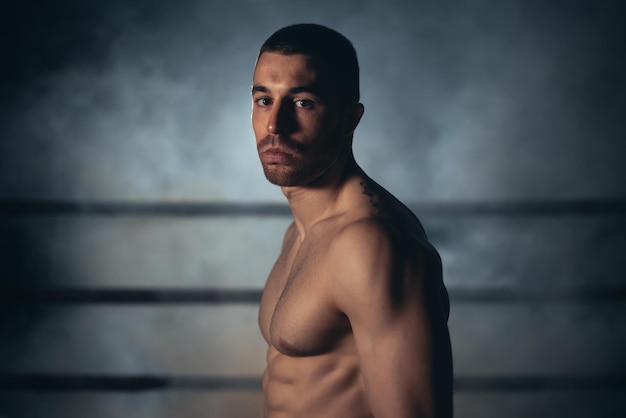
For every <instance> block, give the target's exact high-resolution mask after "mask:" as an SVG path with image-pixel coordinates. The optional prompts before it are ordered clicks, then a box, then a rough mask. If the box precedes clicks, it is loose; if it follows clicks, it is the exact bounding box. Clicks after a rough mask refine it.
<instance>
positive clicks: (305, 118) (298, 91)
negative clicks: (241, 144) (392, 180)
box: [252, 24, 363, 186]
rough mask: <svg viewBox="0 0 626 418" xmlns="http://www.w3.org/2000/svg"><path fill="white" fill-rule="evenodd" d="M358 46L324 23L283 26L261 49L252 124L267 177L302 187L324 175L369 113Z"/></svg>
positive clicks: (346, 146)
mask: <svg viewBox="0 0 626 418" xmlns="http://www.w3.org/2000/svg"><path fill="white" fill-rule="evenodd" d="M358 77H359V68H358V62H357V58H356V52H355V50H354V47H353V46H352V44H351V43H350V41H348V40H347V39H346V38H345V37H344V36H343V35H341V34H339V33H338V32H335V31H333V30H331V29H328V28H326V27H324V26H320V25H314V24H300V25H293V26H288V27H286V28H283V29H280V30H279V31H277V32H276V33H274V34H273V35H272V36H270V37H269V38H268V40H267V41H265V43H264V44H263V46H262V47H261V50H260V53H259V57H258V59H257V64H256V68H255V71H254V81H253V87H252V95H253V108H252V125H253V128H254V132H255V135H256V139H257V148H258V151H259V156H260V158H261V163H262V165H263V169H264V171H265V175H266V177H267V178H268V180H269V181H270V182H272V183H274V184H277V185H280V186H303V185H308V184H310V183H312V182H313V181H315V180H317V179H318V178H320V177H321V176H322V175H323V174H324V173H326V172H327V171H328V170H329V169H330V168H331V167H332V166H333V165H334V164H335V163H336V162H337V161H338V160H340V156H341V155H344V156H346V155H347V154H350V155H351V152H350V151H351V149H350V147H351V142H352V135H353V132H354V129H355V128H356V126H357V124H358V122H359V120H360V117H361V115H362V113H363V106H362V105H361V104H360V103H358V100H359V79H358Z"/></svg>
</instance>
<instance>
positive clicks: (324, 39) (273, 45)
mask: <svg viewBox="0 0 626 418" xmlns="http://www.w3.org/2000/svg"><path fill="white" fill-rule="evenodd" d="M264 52H276V53H279V54H283V55H294V54H304V55H310V56H312V57H314V58H316V59H320V60H322V61H323V62H324V63H325V65H327V66H328V69H329V71H330V75H331V77H332V78H333V79H334V80H333V81H334V82H335V84H336V88H337V96H338V97H339V98H340V99H342V100H344V101H346V102H348V103H358V101H359V98H360V93H359V62H358V59H357V56H356V50H355V49H354V46H353V45H352V42H350V41H349V40H348V38H346V37H345V36H343V35H342V34H340V33H339V32H337V31H335V30H333V29H330V28H327V27H326V26H322V25H318V24H314V23H299V24H296V25H291V26H286V27H284V28H282V29H279V30H277V31H276V32H274V33H273V34H272V35H271V36H270V37H269V38H268V39H267V40H266V41H265V42H264V43H263V45H262V46H261V50H260V52H259V56H261V54H263V53H264Z"/></svg>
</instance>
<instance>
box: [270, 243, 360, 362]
mask: <svg viewBox="0 0 626 418" xmlns="http://www.w3.org/2000/svg"><path fill="white" fill-rule="evenodd" d="M329 267H330V266H328V265H327V257H326V254H325V251H324V248H323V246H322V245H315V244H306V245H304V246H302V247H301V248H299V249H298V250H297V251H294V252H287V253H284V254H281V255H280V256H279V258H278V260H277V262H276V264H275V265H274V268H273V269H272V272H271V273H270V276H269V278H268V281H267V284H266V286H265V289H264V292H263V298H262V301H261V307H260V312H259V324H260V326H261V331H262V333H263V335H264V337H265V339H266V340H267V341H268V342H269V343H270V344H272V345H273V346H274V347H276V349H278V350H279V351H281V352H283V354H288V355H293V356H303V355H314V354H320V353H322V352H324V351H326V350H329V349H330V348H331V347H332V346H333V345H334V344H335V343H336V342H337V339H338V338H340V337H341V336H342V335H344V334H345V332H346V330H348V329H349V324H348V321H347V319H346V318H345V316H344V315H343V314H341V312H339V311H338V309H337V308H336V306H335V303H334V300H333V296H332V288H331V286H332V283H331V280H330V279H331V277H329V276H330V275H331V272H330V271H329Z"/></svg>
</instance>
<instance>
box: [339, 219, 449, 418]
mask: <svg viewBox="0 0 626 418" xmlns="http://www.w3.org/2000/svg"><path fill="white" fill-rule="evenodd" d="M330 250H331V253H330V258H331V262H330V263H329V266H328V267H329V268H330V269H331V272H332V273H331V274H333V276H335V277H334V280H333V283H334V285H333V293H334V295H335V301H336V303H337V306H338V308H339V309H340V310H341V311H342V312H343V313H345V314H346V316H347V317H348V319H349V320H350V324H351V326H352V331H353V333H354V338H355V341H356V345H357V350H358V353H359V357H360V365H361V371H362V374H363V379H364V382H365V386H366V390H367V396H368V401H369V404H370V406H371V408H372V412H373V414H374V416H375V417H376V418H386V417H389V418H416V417H424V418H426V417H428V418H431V417H432V418H434V417H437V418H449V417H451V416H452V397H451V391H452V383H451V382H452V376H451V374H452V364H451V354H450V340H449V336H448V330H447V324H446V320H447V318H446V317H445V316H444V315H445V314H444V312H443V310H442V309H441V305H440V300H439V298H440V294H439V293H438V292H437V291H436V289H439V287H438V284H439V280H440V278H439V277H428V275H429V274H430V273H431V272H433V273H434V272H435V271H436V270H437V269H432V268H429V265H430V264H431V263H432V260H429V257H430V255H429V250H428V249H427V248H425V247H424V246H423V245H422V244H420V243H418V242H415V241H412V240H408V239H404V240H403V239H401V238H400V237H399V236H393V235H391V234H390V233H389V231H388V230H386V228H384V227H383V226H381V225H380V224H378V223H376V222H374V221H363V222H359V223H356V224H353V225H350V226H348V227H346V228H345V229H344V230H343V231H342V232H341V233H340V234H339V236H338V237H337V239H336V240H335V241H334V242H333V245H332V247H331V248H330ZM437 274H438V273H437Z"/></svg>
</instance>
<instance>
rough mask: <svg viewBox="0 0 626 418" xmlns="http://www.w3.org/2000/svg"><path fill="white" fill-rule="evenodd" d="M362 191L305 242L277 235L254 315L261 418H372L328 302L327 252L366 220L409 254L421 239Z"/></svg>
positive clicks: (347, 330)
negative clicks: (260, 344)
mask: <svg viewBox="0 0 626 418" xmlns="http://www.w3.org/2000/svg"><path fill="white" fill-rule="evenodd" d="M367 187H369V186H366V187H364V185H363V184H361V186H360V192H359V193H357V192H356V191H355V192H354V193H353V195H354V197H353V199H352V200H353V201H352V202H351V205H352V206H351V207H352V208H353V209H352V210H350V212H349V214H348V213H341V214H338V215H337V216H334V217H331V218H329V219H326V220H324V221H322V222H320V223H319V224H318V225H316V226H315V227H314V228H312V229H311V230H310V231H309V233H308V234H307V235H306V237H302V236H301V235H300V234H299V232H298V230H297V228H296V227H295V226H294V225H293V224H292V225H291V227H290V228H289V229H288V231H287V233H286V234H285V238H284V242H283V248H282V251H281V254H280V255H279V257H278V260H277V261H276V263H275V265H274V268H273V269H272V271H271V273H270V275H269V278H268V281H267V284H266V286H265V290H264V293H263V298H262V301H261V306H260V312H259V325H260V328H261V332H262V334H263V336H264V338H265V340H266V341H267V343H268V351H267V368H266V370H265V373H264V375H263V390H264V393H265V410H264V417H267V418H281V417H285V418H287V417H298V418H306V417H315V418H319V417H328V418H333V417H337V418H366V417H373V413H372V411H371V408H370V405H369V403H368V397H367V391H366V387H365V384H364V381H363V376H362V373H361V371H362V365H360V363H359V355H358V353H357V348H356V344H355V338H354V335H353V333H352V327H351V324H350V321H349V319H348V317H347V316H346V315H345V314H344V313H343V312H341V310H340V309H339V308H338V307H337V304H336V303H335V299H334V297H333V291H332V289H333V285H334V284H333V283H332V281H331V280H330V277H331V276H332V275H331V274H330V271H329V269H333V268H334V267H333V265H332V263H331V262H329V261H328V260H329V259H330V258H331V256H332V254H330V253H329V251H331V250H330V248H331V246H330V245H329V244H330V242H331V241H332V240H333V239H334V237H335V236H336V234H337V233H338V231H341V230H342V228H345V226H346V225H349V224H351V223H354V222H361V221H363V220H365V221H368V220H369V219H372V220H376V219H381V218H389V219H393V221H392V222H391V223H388V222H385V221H383V222H382V224H383V225H384V227H385V228H390V231H391V230H394V231H396V232H397V231H403V232H402V234H404V235H403V237H404V238H407V237H409V238H408V239H409V240H410V241H411V242H412V243H413V244H414V245H416V247H419V246H420V245H422V244H420V242H421V241H422V240H423V233H422V230H421V226H420V225H419V222H418V221H417V219H415V218H414V217H413V216H412V215H411V214H410V213H408V211H406V209H405V208H403V207H401V205H400V204H399V203H398V202H397V201H395V199H392V198H390V199H387V196H386V195H383V196H381V195H380V194H379V193H378V192H379V190H378V189H367ZM357 190H358V189H357ZM389 211H391V212H392V214H391V215H390V214H389V213H387V212H389ZM381 214H382V216H381ZM376 222H379V221H378V220H376ZM390 234H391V235H393V234H394V232H393V231H391V232H390ZM335 259H336V258H335ZM445 303H447V300H446V301H445ZM444 309H445V308H444ZM446 314H447V313H446Z"/></svg>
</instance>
